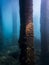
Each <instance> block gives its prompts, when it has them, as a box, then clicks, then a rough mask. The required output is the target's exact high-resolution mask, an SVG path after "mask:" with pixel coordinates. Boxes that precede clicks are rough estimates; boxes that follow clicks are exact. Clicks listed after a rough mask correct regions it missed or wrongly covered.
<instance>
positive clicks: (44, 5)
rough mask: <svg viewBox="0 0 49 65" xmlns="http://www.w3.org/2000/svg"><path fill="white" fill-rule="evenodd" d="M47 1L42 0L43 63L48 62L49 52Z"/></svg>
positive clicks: (44, 64) (43, 64)
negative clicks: (48, 55) (48, 40)
mask: <svg viewBox="0 0 49 65" xmlns="http://www.w3.org/2000/svg"><path fill="white" fill-rule="evenodd" d="M47 22H48V20H47V1H46V0H41V62H42V64H41V65H46V64H47V60H48V59H47V52H48V45H47V44H48V42H47V39H48V36H47V34H48V31H47V26H48V25H47Z"/></svg>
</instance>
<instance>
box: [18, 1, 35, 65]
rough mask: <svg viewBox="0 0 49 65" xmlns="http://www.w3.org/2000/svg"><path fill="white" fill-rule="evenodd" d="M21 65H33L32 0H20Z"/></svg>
mask: <svg viewBox="0 0 49 65" xmlns="http://www.w3.org/2000/svg"><path fill="white" fill-rule="evenodd" d="M19 3H20V38H19V44H20V48H21V54H20V62H21V65H25V64H26V65H34V34H33V19H32V16H33V9H32V8H33V0H20V1H19Z"/></svg>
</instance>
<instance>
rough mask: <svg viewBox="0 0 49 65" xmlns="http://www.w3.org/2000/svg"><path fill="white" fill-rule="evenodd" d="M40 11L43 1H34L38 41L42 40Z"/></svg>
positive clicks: (34, 21) (34, 19) (35, 27)
mask: <svg viewBox="0 0 49 65" xmlns="http://www.w3.org/2000/svg"><path fill="white" fill-rule="evenodd" d="M40 11H41V0H33V23H34V37H36V38H37V39H40Z"/></svg>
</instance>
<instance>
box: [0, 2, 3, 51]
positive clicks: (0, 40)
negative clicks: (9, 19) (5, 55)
mask: <svg viewBox="0 0 49 65" xmlns="http://www.w3.org/2000/svg"><path fill="white" fill-rule="evenodd" d="M2 48H3V28H2V14H1V1H0V51H1V50H2Z"/></svg>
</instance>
